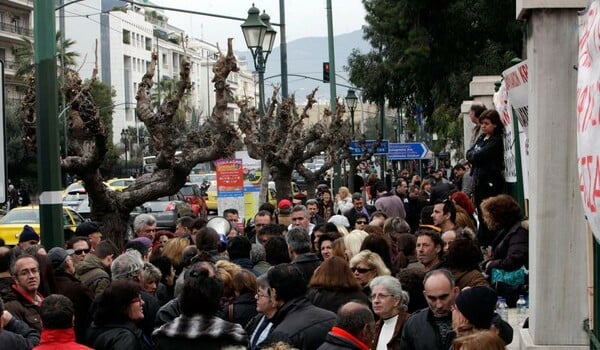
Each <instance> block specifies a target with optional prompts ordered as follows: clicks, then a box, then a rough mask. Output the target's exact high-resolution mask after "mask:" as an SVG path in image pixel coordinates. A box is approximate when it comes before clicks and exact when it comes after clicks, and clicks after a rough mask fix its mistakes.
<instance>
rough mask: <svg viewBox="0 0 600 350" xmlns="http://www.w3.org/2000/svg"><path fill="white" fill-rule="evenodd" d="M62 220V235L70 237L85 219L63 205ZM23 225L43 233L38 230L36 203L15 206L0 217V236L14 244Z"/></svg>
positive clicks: (38, 217) (38, 213)
mask: <svg viewBox="0 0 600 350" xmlns="http://www.w3.org/2000/svg"><path fill="white" fill-rule="evenodd" d="M63 221H64V231H63V233H64V237H70V236H71V235H72V234H74V233H75V229H76V228H77V225H79V224H80V223H82V222H83V221H85V219H84V218H83V217H81V215H79V214H78V213H76V212H75V211H74V210H73V209H71V208H69V207H63ZM25 225H29V226H31V227H32V228H33V229H34V230H35V232H37V233H38V234H39V235H40V236H41V235H42V234H43V232H41V231H40V210H39V207H38V206H37V205H30V206H26V207H17V208H14V209H12V210H10V211H9V212H8V213H7V214H6V215H5V216H4V217H3V218H2V219H0V238H2V239H3V240H4V242H5V243H6V244H7V245H16V244H17V243H19V236H20V235H21V232H22V231H23V226H25ZM64 237H63V238H64Z"/></svg>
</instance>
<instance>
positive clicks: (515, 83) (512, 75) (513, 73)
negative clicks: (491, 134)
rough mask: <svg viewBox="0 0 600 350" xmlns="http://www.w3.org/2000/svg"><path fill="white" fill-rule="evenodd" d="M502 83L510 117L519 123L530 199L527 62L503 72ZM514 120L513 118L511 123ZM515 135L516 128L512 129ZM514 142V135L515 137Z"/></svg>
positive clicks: (524, 184) (524, 176)
mask: <svg viewBox="0 0 600 350" xmlns="http://www.w3.org/2000/svg"><path fill="white" fill-rule="evenodd" d="M502 78H503V80H502V83H503V84H505V86H506V93H507V94H508V105H509V106H510V107H511V113H510V115H511V116H512V115H513V112H514V113H515V116H516V117H517V120H518V121H519V125H518V130H519V146H520V147H519V148H520V155H521V170H522V173H523V194H524V197H525V198H527V199H528V198H529V167H528V166H527V164H528V159H529V140H528V138H527V127H528V126H529V112H528V110H529V76H528V72H527V61H523V62H521V63H518V64H516V65H514V66H512V67H510V68H508V69H507V70H505V71H504V72H502ZM512 120H513V118H512V117H511V121H512ZM512 131H513V133H514V127H513V128H512ZM513 142H514V135H513Z"/></svg>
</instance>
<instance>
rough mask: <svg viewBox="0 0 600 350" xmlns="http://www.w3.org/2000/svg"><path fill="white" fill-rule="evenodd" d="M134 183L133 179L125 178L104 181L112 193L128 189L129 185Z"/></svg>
mask: <svg viewBox="0 0 600 350" xmlns="http://www.w3.org/2000/svg"><path fill="white" fill-rule="evenodd" d="M134 182H135V180H134V179H133V178H131V177H127V178H114V179H110V180H106V182H105V183H106V185H107V186H108V187H109V188H111V189H112V190H113V191H123V190H124V189H126V188H127V187H129V185H131V184H132V183H134Z"/></svg>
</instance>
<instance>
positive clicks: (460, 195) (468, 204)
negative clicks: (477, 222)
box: [450, 191, 475, 215]
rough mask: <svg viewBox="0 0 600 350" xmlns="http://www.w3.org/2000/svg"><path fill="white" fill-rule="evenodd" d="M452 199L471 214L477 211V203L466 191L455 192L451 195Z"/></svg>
mask: <svg viewBox="0 0 600 350" xmlns="http://www.w3.org/2000/svg"><path fill="white" fill-rule="evenodd" d="M450 199H451V200H452V201H453V202H454V203H455V204H456V205H458V206H460V207H461V208H463V209H464V210H466V212H467V213H468V214H469V215H473V213H475V205H474V204H473V201H471V199H470V198H469V196H467V194H466V193H464V192H460V191H457V192H454V193H452V194H451V195H450Z"/></svg>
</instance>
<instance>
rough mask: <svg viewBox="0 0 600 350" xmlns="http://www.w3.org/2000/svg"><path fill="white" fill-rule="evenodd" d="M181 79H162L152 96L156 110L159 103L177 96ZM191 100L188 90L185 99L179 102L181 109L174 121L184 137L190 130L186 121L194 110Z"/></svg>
mask: <svg viewBox="0 0 600 350" xmlns="http://www.w3.org/2000/svg"><path fill="white" fill-rule="evenodd" d="M179 81H180V79H179V78H161V79H160V82H158V84H156V89H157V90H155V93H154V94H153V95H152V96H151V97H152V101H153V105H154V107H155V108H158V106H159V103H162V102H163V101H165V100H167V99H170V98H172V97H173V96H175V94H177V89H178V88H179ZM159 93H160V99H159V98H158V94H159ZM190 98H191V90H187V91H186V92H185V94H184V95H183V98H182V99H181V101H180V102H179V108H177V113H176V114H175V118H174V119H173V123H174V124H175V126H176V128H177V129H178V130H181V135H182V137H183V136H184V135H185V133H186V132H187V130H188V123H186V119H188V118H187V116H188V115H190V118H189V119H190V120H191V119H192V118H191V114H192V108H191V107H190V103H189V102H190Z"/></svg>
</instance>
